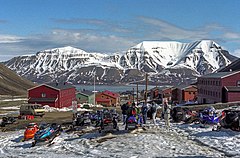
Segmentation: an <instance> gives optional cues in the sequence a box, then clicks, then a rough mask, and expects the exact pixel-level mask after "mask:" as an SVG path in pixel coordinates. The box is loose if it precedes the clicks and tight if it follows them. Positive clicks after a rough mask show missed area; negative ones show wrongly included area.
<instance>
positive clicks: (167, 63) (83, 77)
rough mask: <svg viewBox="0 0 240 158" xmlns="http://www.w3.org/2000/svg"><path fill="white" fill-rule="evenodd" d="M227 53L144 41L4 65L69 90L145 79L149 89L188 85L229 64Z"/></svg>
mask: <svg viewBox="0 0 240 158" xmlns="http://www.w3.org/2000/svg"><path fill="white" fill-rule="evenodd" d="M233 59H234V57H233V56H231V55H230V54H229V53H228V52H227V51H226V50H223V49H222V48H221V46H220V45H218V44H217V43H215V42H214V41H211V40H202V41H196V42H192V43H180V42H161V41H144V42H141V43H139V44H137V45H136V46H134V47H132V48H130V49H129V50H127V51H126V52H125V53H122V54H113V55H106V54H100V53H87V52H85V51H83V50H81V49H77V48H73V47H69V46H68V47H62V48H55V49H50V50H44V51H40V52H38V53H36V55H29V56H19V57H15V58H13V59H11V60H9V61H7V62H5V63H4V64H5V65H6V66H8V67H9V68H10V69H12V70H14V71H16V72H17V73H18V74H19V75H21V76H24V77H26V78H27V79H29V80H32V81H35V82H40V83H41V82H50V81H56V80H58V81H59V82H61V81H68V82H72V83H74V84H78V83H84V84H91V83H93V80H94V74H95V79H96V82H97V83H99V84H116V83H130V82H134V81H139V80H143V79H144V75H145V73H146V72H147V73H149V76H150V77H149V78H150V82H152V83H154V84H182V83H183V84H189V83H191V82H193V81H195V80H196V77H197V76H199V75H202V74H207V73H211V72H214V71H216V70H218V69H219V68H222V67H224V66H226V65H229V64H230V63H231V62H232V61H233Z"/></svg>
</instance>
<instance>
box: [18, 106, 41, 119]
mask: <svg viewBox="0 0 240 158" xmlns="http://www.w3.org/2000/svg"><path fill="white" fill-rule="evenodd" d="M20 115H34V116H40V117H42V116H43V115H45V109H44V108H43V107H42V106H41V105H40V104H23V105H21V107H20Z"/></svg>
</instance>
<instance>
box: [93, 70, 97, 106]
mask: <svg viewBox="0 0 240 158" xmlns="http://www.w3.org/2000/svg"><path fill="white" fill-rule="evenodd" d="M93 75H94V76H93V93H94V107H95V106H96V90H95V75H96V72H94V74H93Z"/></svg>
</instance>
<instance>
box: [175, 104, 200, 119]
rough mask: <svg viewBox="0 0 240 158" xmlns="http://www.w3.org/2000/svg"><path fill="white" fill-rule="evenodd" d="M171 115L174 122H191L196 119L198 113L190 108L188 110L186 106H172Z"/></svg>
mask: <svg viewBox="0 0 240 158" xmlns="http://www.w3.org/2000/svg"><path fill="white" fill-rule="evenodd" d="M171 117H172V119H173V121H174V122H181V121H183V122H185V123H192V122H195V121H196V120H199V119H198V114H197V113H196V112H193V111H192V110H189V109H188V108H183V107H179V106H177V107H174V108H173V109H172V110H171Z"/></svg>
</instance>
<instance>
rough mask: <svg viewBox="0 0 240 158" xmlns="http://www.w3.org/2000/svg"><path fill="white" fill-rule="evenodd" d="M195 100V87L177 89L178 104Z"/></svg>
mask: <svg viewBox="0 0 240 158" xmlns="http://www.w3.org/2000/svg"><path fill="white" fill-rule="evenodd" d="M196 100H197V86H195V85H190V86H187V87H182V88H178V102H179V103H185V102H189V101H196Z"/></svg>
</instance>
